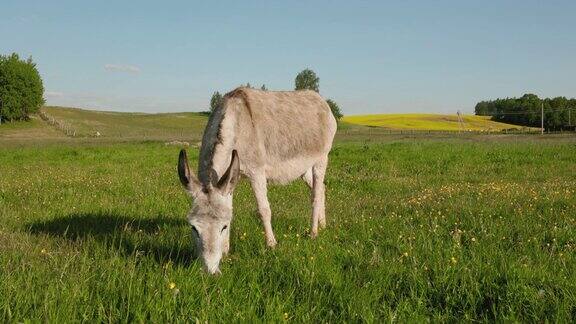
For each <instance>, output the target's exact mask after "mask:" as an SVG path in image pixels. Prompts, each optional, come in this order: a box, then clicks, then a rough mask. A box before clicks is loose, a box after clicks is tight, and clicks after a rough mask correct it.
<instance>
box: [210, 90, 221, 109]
mask: <svg viewBox="0 0 576 324" xmlns="http://www.w3.org/2000/svg"><path fill="white" fill-rule="evenodd" d="M223 100H224V97H223V96H222V95H221V94H220V92H218V91H216V92H214V94H212V98H211V99H210V112H213V111H214V110H216V108H218V107H220V105H222V101H223Z"/></svg>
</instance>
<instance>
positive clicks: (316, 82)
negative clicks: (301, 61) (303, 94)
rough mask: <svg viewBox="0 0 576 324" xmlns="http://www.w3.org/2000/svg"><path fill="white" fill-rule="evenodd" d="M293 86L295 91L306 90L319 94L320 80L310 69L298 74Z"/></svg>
mask: <svg viewBox="0 0 576 324" xmlns="http://www.w3.org/2000/svg"><path fill="white" fill-rule="evenodd" d="M294 84H295V85H294V89H295V90H304V89H308V90H314V91H316V92H320V78H318V76H317V75H316V73H314V71H312V70H310V69H305V70H303V71H302V72H300V73H298V75H297V76H296V80H294Z"/></svg>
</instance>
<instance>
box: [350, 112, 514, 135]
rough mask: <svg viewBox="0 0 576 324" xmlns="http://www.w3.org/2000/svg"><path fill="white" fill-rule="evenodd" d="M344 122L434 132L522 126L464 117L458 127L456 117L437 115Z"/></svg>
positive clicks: (364, 117)
mask: <svg viewBox="0 0 576 324" xmlns="http://www.w3.org/2000/svg"><path fill="white" fill-rule="evenodd" d="M342 120H343V121H344V122H347V123H351V124H357V125H365V126H377V127H384V128H388V129H413V130H435V131H459V130H462V129H464V130H466V131H492V132H494V131H501V130H505V129H507V130H510V129H518V130H520V129H523V127H522V126H518V125H511V124H505V123H499V122H495V121H492V120H490V117H489V116H474V115H464V116H463V120H464V127H463V128H462V127H461V126H460V123H459V122H458V117H457V116H456V115H438V114H380V115H378V114H375V115H355V116H344V118H343V119H342Z"/></svg>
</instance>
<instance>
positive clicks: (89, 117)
mask: <svg viewBox="0 0 576 324" xmlns="http://www.w3.org/2000/svg"><path fill="white" fill-rule="evenodd" d="M42 111H43V112H44V113H45V115H46V116H47V117H48V118H54V119H56V120H57V121H58V122H59V123H61V124H64V125H66V127H67V128H69V129H72V130H74V132H75V133H76V136H77V137H95V136H97V134H99V135H98V136H99V137H106V138H108V137H111V138H126V139H134V138H138V139H188V140H195V141H199V140H200V139H201V136H202V132H203V131H204V126H205V125H206V122H207V120H208V116H207V115H205V114H203V113H189V112H184V113H161V114H146V113H126V112H108V111H94V110H84V109H77V108H64V107H45V108H43V109H42Z"/></svg>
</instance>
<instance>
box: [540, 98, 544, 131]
mask: <svg viewBox="0 0 576 324" xmlns="http://www.w3.org/2000/svg"><path fill="white" fill-rule="evenodd" d="M541 111H542V116H541V117H540V121H541V122H542V127H541V128H540V130H541V132H540V134H542V135H544V103H542V108H541Z"/></svg>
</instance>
